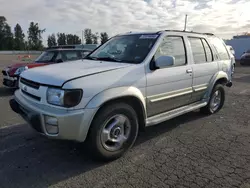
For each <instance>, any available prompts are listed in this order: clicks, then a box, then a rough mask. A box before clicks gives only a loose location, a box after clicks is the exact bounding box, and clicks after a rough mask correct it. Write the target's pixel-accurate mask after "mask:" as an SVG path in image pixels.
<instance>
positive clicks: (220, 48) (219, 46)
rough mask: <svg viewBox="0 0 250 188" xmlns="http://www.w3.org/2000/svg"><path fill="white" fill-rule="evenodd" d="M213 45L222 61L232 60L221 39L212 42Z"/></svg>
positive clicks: (214, 39)
mask: <svg viewBox="0 0 250 188" xmlns="http://www.w3.org/2000/svg"><path fill="white" fill-rule="evenodd" d="M211 42H212V44H213V45H214V48H215V49H216V51H217V53H218V55H219V58H220V59H221V60H228V59H230V56H229V54H228V52H227V49H226V46H225V45H224V44H223V41H222V40H221V39H219V38H215V37H214V38H213V39H212V40H211Z"/></svg>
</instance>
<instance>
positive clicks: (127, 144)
mask: <svg viewBox="0 0 250 188" xmlns="http://www.w3.org/2000/svg"><path fill="white" fill-rule="evenodd" d="M138 129H139V125H138V118H137V114H136V112H135V110H134V109H133V108H132V107H131V106H130V105H128V104H125V103H114V104H111V105H107V106H104V107H103V108H102V109H101V110H100V111H99V112H98V113H97V115H96V116H95V118H94V120H93V122H92V125H91V128H90V134H89V138H88V141H89V143H88V146H90V149H91V150H92V154H93V155H94V157H96V158H97V159H101V160H114V159H116V158H119V157H121V156H122V155H123V154H124V153H125V152H126V151H127V150H128V149H130V148H131V147H132V145H133V144H134V142H135V140H136V138H137V134H138Z"/></svg>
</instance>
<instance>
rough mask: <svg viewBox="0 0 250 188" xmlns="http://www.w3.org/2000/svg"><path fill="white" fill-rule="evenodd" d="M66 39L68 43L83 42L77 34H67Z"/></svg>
mask: <svg viewBox="0 0 250 188" xmlns="http://www.w3.org/2000/svg"><path fill="white" fill-rule="evenodd" d="M66 40H67V44H68V45H73V44H81V39H80V37H79V36H77V35H72V34H68V35H66Z"/></svg>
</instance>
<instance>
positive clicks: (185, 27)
mask: <svg viewBox="0 0 250 188" xmlns="http://www.w3.org/2000/svg"><path fill="white" fill-rule="evenodd" d="M186 29H187V14H186V17H185V26H184V31H186Z"/></svg>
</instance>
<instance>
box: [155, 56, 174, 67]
mask: <svg viewBox="0 0 250 188" xmlns="http://www.w3.org/2000/svg"><path fill="white" fill-rule="evenodd" d="M174 63H175V58H174V57H173V56H161V57H159V58H158V59H156V60H155V66H156V68H159V69H162V68H166V67H170V66H173V65H174Z"/></svg>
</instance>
